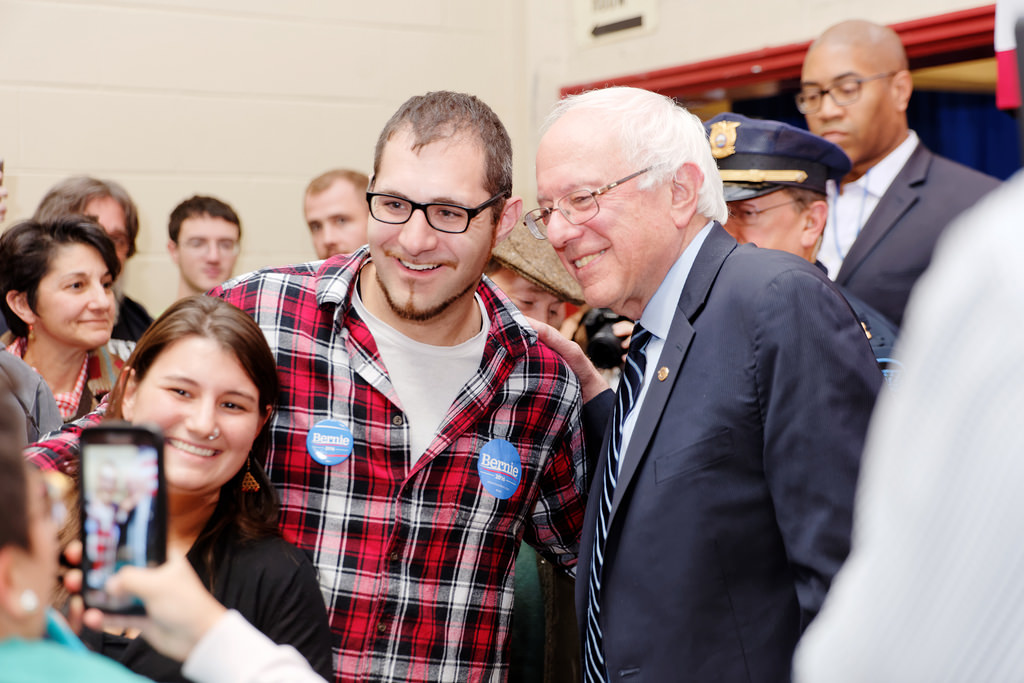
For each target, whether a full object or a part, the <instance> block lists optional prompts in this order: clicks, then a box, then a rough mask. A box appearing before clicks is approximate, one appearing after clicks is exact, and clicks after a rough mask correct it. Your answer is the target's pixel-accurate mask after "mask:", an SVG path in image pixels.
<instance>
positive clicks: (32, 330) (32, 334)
mask: <svg viewBox="0 0 1024 683" xmlns="http://www.w3.org/2000/svg"><path fill="white" fill-rule="evenodd" d="M28 340H29V341H35V340H36V326H35V325H29V326H28Z"/></svg>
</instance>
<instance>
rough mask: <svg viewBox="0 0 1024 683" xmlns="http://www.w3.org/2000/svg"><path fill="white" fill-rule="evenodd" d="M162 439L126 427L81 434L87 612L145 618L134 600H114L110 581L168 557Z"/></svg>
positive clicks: (106, 425) (145, 430)
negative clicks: (108, 587)
mask: <svg viewBox="0 0 1024 683" xmlns="http://www.w3.org/2000/svg"><path fill="white" fill-rule="evenodd" d="M163 442H164V439H163V435H162V434H160V432H159V430H156V429H152V428H148V427H143V426H138V425H131V424H127V423H104V424H100V425H97V426H95V427H90V428H87V429H84V430H82V436H81V475H82V476H81V488H82V495H81V502H80V505H81V519H82V546H83V554H82V573H83V577H82V584H83V585H82V597H83V599H84V600H85V604H86V606H87V607H96V608H99V609H101V610H103V611H105V612H112V613H116V614H145V609H144V608H143V606H142V603H141V602H140V601H139V600H137V599H135V598H131V597H119V598H116V597H113V596H111V595H109V594H108V593H107V591H106V590H105V587H106V583H107V579H109V578H110V577H111V576H113V575H114V574H115V573H116V572H117V570H118V569H120V568H121V567H124V566H128V565H131V566H136V567H153V566H156V565H158V564H162V563H163V562H164V560H165V559H166V555H167V505H166V497H165V493H164V480H163Z"/></svg>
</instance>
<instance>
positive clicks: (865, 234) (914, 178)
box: [836, 142, 932, 285]
mask: <svg viewBox="0 0 1024 683" xmlns="http://www.w3.org/2000/svg"><path fill="white" fill-rule="evenodd" d="M931 161H932V153H931V152H929V151H928V148H926V147H925V146H924V144H922V143H920V142H919V143H918V144H917V148H916V149H915V150H914V152H913V153H912V154H911V155H910V158H908V159H907V163H905V164H904V165H903V168H902V169H900V172H899V173H898V174H897V175H896V177H895V178H894V179H893V181H892V185H890V186H889V189H888V190H887V191H886V193H885V194H884V195H882V199H881V200H880V201H879V202H878V206H877V207H875V210H874V211H872V212H871V216H869V217H868V220H867V222H866V223H865V224H864V227H863V229H861V231H860V235H858V236H857V239H856V240H854V242H853V246H851V247H850V251H849V253H847V255H846V258H845V259H843V265H842V266H841V267H840V268H839V274H838V275H837V276H836V284H839V285H844V284H847V283H848V282H849V280H850V278H851V277H853V273H854V272H855V271H856V270H857V268H858V267H859V266H860V264H861V263H863V262H864V259H865V258H867V256H868V254H870V253H871V250H872V249H874V248H875V246H876V245H877V244H878V243H879V242H880V241H881V240H882V238H883V237H885V235H886V234H887V233H888V232H889V231H890V230H891V229H892V227H893V226H894V225H896V223H897V222H898V221H899V220H900V218H902V217H903V214H905V213H906V212H907V211H909V210H910V207H911V206H913V205H914V204H916V203H917V201H918V199H919V194H920V193H919V192H918V189H917V188H918V187H919V186H920V185H921V184H922V183H923V182H924V181H925V180H926V179H927V177H928V167H929V166H930V165H931Z"/></svg>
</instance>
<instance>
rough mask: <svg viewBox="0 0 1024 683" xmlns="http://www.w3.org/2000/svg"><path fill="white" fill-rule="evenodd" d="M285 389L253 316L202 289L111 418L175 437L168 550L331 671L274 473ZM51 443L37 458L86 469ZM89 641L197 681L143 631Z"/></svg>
mask: <svg viewBox="0 0 1024 683" xmlns="http://www.w3.org/2000/svg"><path fill="white" fill-rule="evenodd" d="M277 391H278V381H277V369H276V366H275V363H274V358H273V355H272V354H271V352H270V349H269V347H268V346H267V342H266V340H265V339H264V337H263V334H262V332H261V331H260V329H259V327H258V326H257V325H256V323H255V322H253V320H252V318H250V317H249V316H247V315H246V314H245V313H243V312H241V311H240V310H238V309H237V308H235V307H234V306H232V305H231V304H229V303H227V302H225V301H222V300H220V299H213V298H210V297H206V296H192V297H187V298H185V299H181V300H179V301H178V302H176V303H175V304H174V305H173V306H171V307H170V308H169V309H167V311H166V312H165V313H164V314H163V315H162V316H160V317H159V318H158V319H157V320H156V321H155V322H154V323H153V325H152V326H151V327H150V328H149V330H147V331H146V333H145V334H144V335H143V336H142V338H141V339H140V340H139V343H138V345H137V346H136V347H135V351H134V352H133V353H132V356H131V357H130V358H129V359H128V362H127V364H126V366H125V370H124V373H123V374H122V376H121V379H120V381H119V382H118V384H117V386H116V387H115V389H114V391H113V393H112V394H111V400H110V405H109V408H108V410H107V416H108V417H112V418H122V419H125V420H128V421H130V422H132V423H136V424H141V423H147V424H155V425H156V426H158V427H159V428H160V429H161V430H162V432H163V434H164V439H165V441H164V462H165V480H166V482H167V502H168V510H169V514H168V524H167V538H168V547H167V556H168V559H173V558H175V557H186V558H187V559H188V561H189V562H190V563H191V564H192V566H193V567H194V568H195V570H196V573H198V575H199V577H200V578H201V579H202V580H203V583H204V584H206V586H207V588H208V589H209V590H210V592H211V593H212V594H213V595H214V597H216V598H217V600H218V601H220V602H221V603H222V604H224V605H225V606H226V607H228V608H231V609H236V610H238V611H239V612H240V613H241V614H242V615H243V616H244V617H245V618H246V619H247V620H248V621H249V622H250V623H252V624H253V625H254V626H256V627H257V628H258V629H260V630H261V631H263V633H265V634H266V635H267V636H269V637H270V638H271V639H272V640H274V641H275V642H278V643H281V644H288V645H292V646H293V647H295V649H297V650H298V651H299V652H300V653H302V654H303V655H304V656H305V657H306V658H307V659H308V660H309V661H310V664H312V666H313V667H314V668H315V669H316V670H317V672H318V673H320V674H321V675H323V676H325V677H330V676H331V664H330V635H329V633H330V632H329V629H328V624H327V615H326V611H325V609H324V603H323V598H322V597H321V594H320V590H319V585H318V582H317V578H316V574H315V572H314V570H313V567H312V565H311V564H310V562H309V560H308V559H307V558H306V556H305V555H304V554H303V553H302V552H301V551H299V550H298V549H297V548H295V547H294V546H292V545H291V544H289V543H287V542H286V541H284V539H282V538H281V537H280V534H279V532H278V530H277V521H278V510H279V505H278V500H277V496H276V493H275V491H274V488H273V486H272V485H271V484H270V481H269V480H268V479H267V476H266V474H265V473H264V470H263V466H264V464H265V463H266V455H267V438H268V437H267V427H266V425H267V420H268V418H269V417H270V413H271V410H272V406H273V405H274V402H275V398H276V395H277ZM42 446H43V449H42V450H40V451H37V452H36V453H35V455H34V456H33V460H34V461H36V462H37V464H40V465H41V466H43V467H45V468H48V469H51V468H53V466H54V464H55V463H57V462H60V464H61V468H62V469H64V470H65V471H70V472H71V473H72V474H74V472H75V471H76V470H77V458H76V457H67V456H65V457H64V458H61V456H60V455H59V454H58V452H57V451H56V450H53V449H50V450H47V449H46V446H47V444H42ZM69 509H77V506H69ZM75 522H76V524H77V520H75ZM83 640H85V642H86V644H87V645H89V646H90V647H91V648H93V649H95V650H97V651H99V652H102V653H103V654H106V655H108V656H110V657H112V658H114V659H116V660H118V661H120V662H121V663H123V664H124V665H125V666H127V667H128V668H129V669H132V670H133V671H135V672H137V673H141V674H143V675H145V676H147V677H149V678H152V679H154V680H160V681H174V680H185V679H184V678H182V674H181V668H180V665H179V664H178V663H177V662H174V661H172V660H170V659H167V658H165V657H163V656H162V655H160V654H158V653H157V652H156V651H155V650H153V649H152V648H151V647H150V646H149V644H147V643H146V642H145V641H143V640H141V639H137V638H131V637H127V636H126V635H125V634H111V633H99V632H88V633H87V634H86V635H85V636H84V637H83Z"/></svg>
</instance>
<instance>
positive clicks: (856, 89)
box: [796, 71, 899, 114]
mask: <svg viewBox="0 0 1024 683" xmlns="http://www.w3.org/2000/svg"><path fill="white" fill-rule="evenodd" d="M897 73H899V72H898V71H889V72H888V73H884V74H875V75H874V76H868V77H866V78H861V77H860V76H854V75H849V76H843V77H842V78H837V79H836V80H835V81H833V82H832V85H831V86H829V87H828V88H820V87H818V86H816V85H806V86H804V87H803V89H802V90H801V91H800V92H798V93H797V94H796V108H797V109H799V110H800V113H801V114H816V113H817V112H818V110H819V109H821V103H822V102H823V101H824V100H825V95H831V96H832V101H833V102H835V103H836V106H839V107H848V106H850V105H851V104H853V103H854V102H856V101H857V100H858V99H859V98H860V91H861V87H862V86H863V85H864V84H865V83H870V82H871V81H877V80H879V79H881V78H889V77H890V76H895V75H896V74H897Z"/></svg>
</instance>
